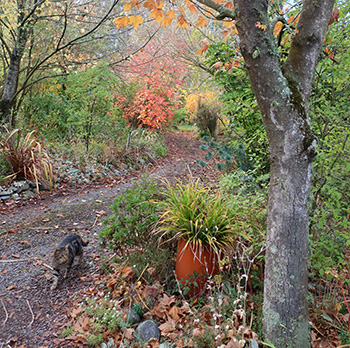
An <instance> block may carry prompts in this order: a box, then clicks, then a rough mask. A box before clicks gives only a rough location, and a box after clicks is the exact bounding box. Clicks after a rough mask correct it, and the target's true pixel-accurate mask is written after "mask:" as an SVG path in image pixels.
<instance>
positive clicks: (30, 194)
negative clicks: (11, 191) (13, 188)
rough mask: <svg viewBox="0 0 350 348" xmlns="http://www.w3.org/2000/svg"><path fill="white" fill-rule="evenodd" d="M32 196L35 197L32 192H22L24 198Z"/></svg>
mask: <svg viewBox="0 0 350 348" xmlns="http://www.w3.org/2000/svg"><path fill="white" fill-rule="evenodd" d="M34 195H35V193H34V192H32V191H26V192H24V197H26V198H29V197H32V196H34Z"/></svg>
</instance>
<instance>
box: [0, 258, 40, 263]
mask: <svg viewBox="0 0 350 348" xmlns="http://www.w3.org/2000/svg"><path fill="white" fill-rule="evenodd" d="M36 259H38V257H32V258H30V259H17V260H0V263H6V262H23V261H32V260H36Z"/></svg>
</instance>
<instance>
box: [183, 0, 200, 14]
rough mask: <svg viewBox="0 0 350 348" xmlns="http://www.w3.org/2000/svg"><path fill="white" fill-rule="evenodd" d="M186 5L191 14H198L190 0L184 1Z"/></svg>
mask: <svg viewBox="0 0 350 348" xmlns="http://www.w3.org/2000/svg"><path fill="white" fill-rule="evenodd" d="M186 5H187V7H188V9H189V10H190V12H191V13H198V12H197V9H196V7H195V6H194V4H193V2H191V1H190V0H186Z"/></svg>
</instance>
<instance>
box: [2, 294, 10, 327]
mask: <svg viewBox="0 0 350 348" xmlns="http://www.w3.org/2000/svg"><path fill="white" fill-rule="evenodd" d="M1 304H2V307H3V308H4V311H5V320H4V322H3V323H2V324H1V325H3V326H4V325H5V324H6V322H7V319H8V317H9V315H8V313H7V310H6V307H5V305H4V302H3V300H1Z"/></svg>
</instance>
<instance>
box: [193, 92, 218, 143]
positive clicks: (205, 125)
mask: <svg viewBox="0 0 350 348" xmlns="http://www.w3.org/2000/svg"><path fill="white" fill-rule="evenodd" d="M219 114H220V107H219V105H218V104H209V105H208V104H205V103H203V102H202V101H201V100H200V99H199V100H198V109H197V112H196V117H195V123H196V126H197V127H198V129H199V131H200V132H203V133H204V134H207V135H210V136H212V137H214V136H215V135H216V128H217V123H218V117H219Z"/></svg>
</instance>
